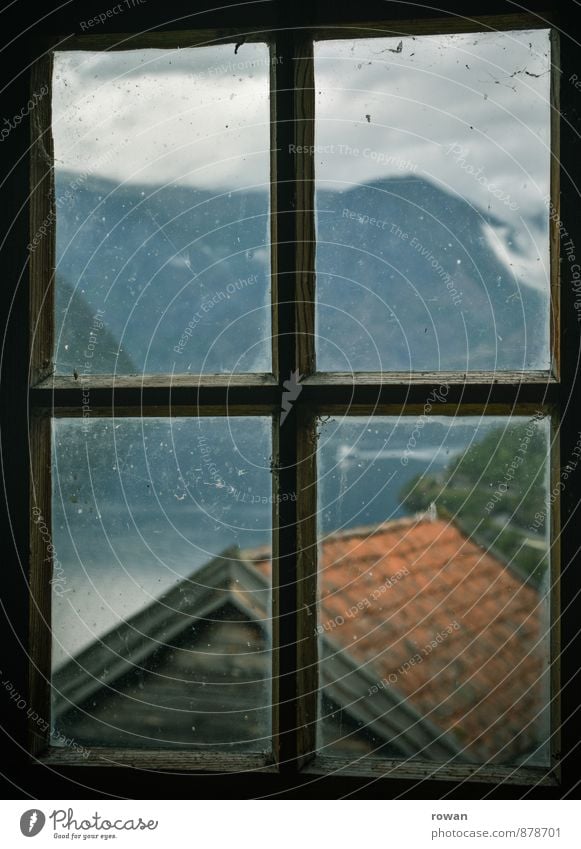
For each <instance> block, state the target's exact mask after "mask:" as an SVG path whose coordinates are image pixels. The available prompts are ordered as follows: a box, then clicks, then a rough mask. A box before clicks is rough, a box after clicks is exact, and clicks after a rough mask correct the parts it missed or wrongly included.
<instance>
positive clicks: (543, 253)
mask: <svg viewBox="0 0 581 849" xmlns="http://www.w3.org/2000/svg"><path fill="white" fill-rule="evenodd" d="M315 80H316V96H317V102H316V108H317V120H316V146H315V162H316V175H317V183H316V209H317V234H318V244H317V364H318V368H319V369H320V370H328V371H350V370H352V369H353V370H363V371H382V370H387V371H389V370H391V371H408V370H409V371H421V370H424V371H434V370H452V369H460V370H470V369H476V370H479V369H486V370H494V369H501V370H502V369H504V370H521V369H548V368H549V365H550V354H549V209H550V206H549V204H550V186H549V164H550V132H549V130H550V124H549V118H550V96H549V89H550V47H549V32H548V30H535V31H530V32H522V31H520V32H505V33H499V32H488V33H470V34H465V35H437V36H436V35H434V36H406V37H402V38H381V39H358V40H354V41H349V40H346V41H326V42H321V43H317V44H316V45H315Z"/></svg>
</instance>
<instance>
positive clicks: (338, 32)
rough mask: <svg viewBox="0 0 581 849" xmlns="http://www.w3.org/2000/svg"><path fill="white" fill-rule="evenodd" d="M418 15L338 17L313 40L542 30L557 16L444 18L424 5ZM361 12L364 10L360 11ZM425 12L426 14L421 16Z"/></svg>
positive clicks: (317, 30) (318, 29) (319, 26)
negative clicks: (381, 18) (358, 19)
mask: <svg viewBox="0 0 581 849" xmlns="http://www.w3.org/2000/svg"><path fill="white" fill-rule="evenodd" d="M417 11H418V17H417V18H412V19H409V20H398V19H392V20H384V21H373V20H369V19H368V20H365V19H364V18H363V17H362V20H361V23H358V22H353V21H349V22H345V23H342V22H341V21H340V20H339V21H337V20H334V21H329V23H328V24H327V25H325V24H324V23H320V24H317V25H316V26H314V27H313V28H312V34H313V37H314V38H315V40H317V41H324V40H330V39H337V38H342V39H343V38H388V37H393V38H397V37H398V36H406V35H453V34H455V33H471V32H497V31H506V30H516V29H544V28H546V27H548V26H550V25H551V22H552V21H554V20H555V19H556V18H557V15H556V14H552V13H551V12H550V11H547V12H546V13H544V14H543V15H542V16H539V15H532V14H528V13H526V12H524V13H522V14H507V15H484V16H476V17H473V16H472V15H470V16H469V17H468V16H466V17H464V16H458V15H448V16H446V17H429V15H430V13H431V10H430V9H429V8H428V7H427V6H424V7H423V8H422V9H419V8H418V10H417ZM362 14H364V13H362ZM422 15H425V16H426V17H422Z"/></svg>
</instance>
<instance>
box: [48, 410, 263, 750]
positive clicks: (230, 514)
mask: <svg viewBox="0 0 581 849" xmlns="http://www.w3.org/2000/svg"><path fill="white" fill-rule="evenodd" d="M53 445H54V447H53V466H54V475H53V477H54V483H53V530H54V533H53V535H54V545H55V549H56V562H55V569H54V577H53V729H52V736H53V743H54V744H55V745H59V744H60V745H71V744H70V742H69V743H66V742H65V741H70V740H73V741H75V742H76V744H78V745H91V744H93V745H112V746H127V747H130V748H131V747H133V748H135V747H137V748H139V747H153V748H164V747H174V748H184V747H186V748H188V747H190V748H191V747H194V748H212V747H214V748H227V749H234V750H244V751H253V752H262V751H265V750H267V749H269V748H270V734H271V721H270V704H271V687H270V680H271V668H270V666H271V661H270V651H271V637H270V620H269V617H270V593H271V582H270V574H269V573H266V574H265V573H262V572H260V571H259V570H258V569H256V568H255V566H254V565H253V559H252V557H253V551H255V550H256V549H257V547H258V550H259V551H261V547H263V546H266V548H267V549H268V550H269V549H270V538H271V512H272V498H271V477H270V457H269V452H270V445H271V436H270V420H269V419H267V418H260V419H252V420H251V419H248V418H245V419H243V418H230V419H226V418H205V419H179V418H178V419H173V420H169V419H161V418H148V419H141V420H140V419H121V420H118V419H117V420H116V419H92V420H90V421H86V422H83V421H82V420H80V419H57V420H55V421H54V444H53Z"/></svg>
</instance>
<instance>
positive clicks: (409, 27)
mask: <svg viewBox="0 0 581 849" xmlns="http://www.w3.org/2000/svg"><path fill="white" fill-rule="evenodd" d="M548 26H550V24H549V23H548V22H547V20H539V18H538V17H536V16H528V15H506V16H502V17H494V18H480V19H473V20H471V21H467V20H466V19H462V21H458V19H452V18H442V19H431V20H429V21H427V20H415V21H404V22H402V21H398V22H395V23H394V22H381V23H377V22H374V23H371V24H360V25H349V26H344V27H333V26H326V27H306V28H300V29H294V30H293V29H286V28H285V29H283V28H281V29H273V28H265V29H264V30H260V29H258V30H253V32H251V33H248V32H244V31H243V30H241V29H240V28H237V29H233V30H220V31H209V30H204V31H199V32H169V33H168V32H163V33H162V32H150V33H140V34H128V35H126V36H123V37H120V36H118V35H117V36H112V35H84V36H76V37H74V38H68V39H64V40H61V39H59V40H53V41H51V44H50V45H49V46H48V47H47V49H46V51H44V52H43V55H42V56H41V58H40V59H38V60H37V61H36V62H35V64H34V66H33V69H32V74H31V85H32V89H33V90H38V89H39V88H40V86H42V85H46V84H47V83H48V84H49V86H50V85H51V68H52V62H51V52H52V50H81V49H85V50H123V49H137V48H146V47H158V48H159V47H165V48H168V49H173V48H177V47H186V46H202V45H209V44H212V45H214V44H218V43H234V42H236V41H239V40H241V38H242V37H244V38H245V39H246V40H254V41H261V42H264V41H266V42H268V43H269V44H270V48H271V51H272V58H273V59H279V58H281V57H282V58H283V61H273V62H271V97H270V100H271V242H272V248H271V251H272V253H271V283H272V287H271V291H272V339H273V345H272V373H264V374H252V375H249V374H246V375H245V374H236V375H226V376H224V375H197V376H196V375H177V376H171V377H170V376H168V375H147V376H142V375H136V376H132V375H122V376H115V377H114V378H113V377H112V376H95V377H92V378H91V382H90V388H91V399H92V408H93V415H94V416H95V417H98V416H101V415H103V416H110V415H115V416H119V417H125V416H135V415H138V416H145V415H155V416H177V415H187V416H193V417H196V416H210V415H243V416H255V415H270V416H272V421H273V431H272V433H273V456H274V464H273V466H274V485H275V490H274V491H275V494H276V492H277V491H279V492H296V493H297V496H298V497H297V500H296V502H294V501H292V500H288V501H280V503H279V500H278V499H277V498H276V497H275V498H273V502H274V506H273V517H272V518H273V684H274V694H273V704H274V706H275V708H274V714H273V753H272V758H271V759H269V758H264V757H262V756H259V755H231V754H226V753H224V754H222V753H197V752H168V751H165V750H164V751H156V750H129V749H118V748H116V749H113V748H111V749H109V748H98V749H94V750H91V752H90V754H89V757H88V758H85V757H82V755H81V754H77V753H75V752H71V751H68V750H63V749H60V748H54V747H50V745H49V739H48V732H47V733H45V734H41V733H39V730H38V727H37V726H35V725H34V723H32V722H31V724H30V729H29V746H30V752H31V754H32V755H33V757H34V758H35V759H36V760H37V761H39V762H41V763H44V764H48V765H52V766H54V767H60V766H79V765H83V766H95V765H98V766H121V765H123V766H133V767H139V768H152V767H153V768H160V769H179V770H181V771H204V770H210V771H214V772H224V773H227V772H236V773H241V772H242V773H248V772H277V773H285V774H287V775H289V776H291V777H292V776H293V775H294V776H296V774H297V773H299V772H300V773H302V774H304V775H305V776H307V775H308V776H313V775H315V776H321V775H329V774H332V775H347V776H355V777H361V778H365V779H369V778H371V779H374V780H376V779H379V778H397V779H404V780H409V781H419V780H421V781H425V780H427V779H431V778H438V779H442V780H446V781H452V782H463V781H466V780H473V781H482V782H486V783H504V784H525V785H548V786H554V785H557V784H558V783H559V780H560V770H559V761H560V755H559V752H560V739H559V728H560V723H561V708H560V702H559V692H560V680H559V663H558V658H559V650H560V634H559V621H560V613H561V607H560V599H559V592H558V587H559V582H560V576H559V569H560V565H559V564H560V560H561V557H560V549H559V540H560V535H561V522H560V505H559V502H558V501H557V502H555V504H554V506H553V508H552V542H553V544H552V546H551V575H552V583H553V586H554V588H555V589H554V591H553V593H552V599H551V615H552V627H551V647H552V661H553V663H552V702H551V739H552V747H551V750H552V753H551V763H550V766H549V768H544V767H543V768H541V767H515V768H510V767H500V766H494V765H492V766H488V765H487V766H478V765H474V766H471V765H456V764H454V765H451V764H438V763H432V762H430V763H427V762H422V761H415V760H414V761H413V762H405V763H402V762H399V761H394V760H386V759H383V758H382V759H374V760H373V761H365V760H364V762H358V763H355V764H353V763H351V762H349V761H348V759H346V758H340V757H330V756H325V757H322V756H320V755H318V754H317V753H316V739H315V731H316V719H317V692H318V690H317V688H318V683H317V641H316V637H315V629H314V628H313V625H312V623H313V611H315V610H316V591H317V527H316V512H317V511H316V505H317V501H316V462H315V454H314V451H313V446H314V445H315V443H316V422H317V417H318V416H321V415H328V414H333V413H341V414H344V413H345V412H347V411H348V413H349V414H350V415H357V414H359V415H361V414H374V415H380V414H383V415H386V414H396V415H405V416H413V415H416V413H417V410H418V409H421V407H422V404H423V403H424V401H425V399H426V397H428V396H429V395H430V393H431V392H432V391H433V390H435V389H437V387H438V386H439V385H440V384H441V383H442V382H446V383H447V384H449V387H450V388H449V393H448V396H447V399H446V401H445V402H442V403H438V402H435V403H434V413H435V414H437V415H459V414H460V415H462V414H470V413H478V414H482V413H484V414H485V415H514V414H518V413H523V414H526V413H527V412H528V411H530V410H538V409H543V410H544V411H546V413H547V414H548V415H550V416H551V417H552V422H553V432H552V435H553V437H554V438H553V439H552V457H551V469H552V471H551V474H552V479H553V481H554V482H557V481H558V480H559V469H560V467H561V465H564V462H566V460H565V461H563V458H564V457H565V456H566V451H567V448H568V447H569V448H570V444H571V437H572V433H573V431H572V430H571V426H570V425H568V431H567V438H566V439H565V440H563V439H561V440H559V438H558V437H559V433H560V430H561V429H560V427H559V425H560V424H562V423H563V421H564V417H565V412H566V410H565V407H566V405H567V399H568V398H569V397H570V395H571V392H572V386H573V383H574V377H575V371H574V369H573V370H572V367H571V364H567V361H566V359H565V358H566V356H567V349H568V350H569V351H570V350H571V349H572V347H573V348H574V341H575V340H574V339H573V338H572V334H571V333H570V330H571V326H572V325H571V322H572V316H571V310H568V311H567V315H566V316H565V315H564V311H563V310H562V309H561V306H560V262H562V258H563V257H562V255H561V247H560V239H559V230H558V225H557V224H556V223H555V221H554V220H553V219H552V220H551V223H550V249H551V257H550V267H551V321H550V324H551V353H552V361H553V365H552V368H551V370H550V372H510V373H509V372H469V373H467V374H465V373H462V372H434V373H428V372H421V373H414V374H409V373H381V374H379V373H357V374H356V375H354V376H352V375H347V374H337V373H319V372H317V370H316V362H315V350H314V338H315V334H314V331H315V291H314V285H315V217H314V158H313V156H312V155H310V154H308V153H303V154H300V155H298V154H297V155H291V154H290V151H289V145H291V144H295V145H297V146H298V145H301V146H302V149H303V150H305V149H306V150H309V148H310V146H311V145H313V144H314V110H315V96H314V65H313V41H315V40H322V39H331V38H335V39H336V38H362V37H365V38H369V37H385V36H389V35H397V36H399V35H402V34H418V35H425V34H436V33H452V32H455V33H457V32H479V31H485V30H512V29H527V28H541V27H548ZM552 68H553V70H552V74H551V154H552V159H551V197H552V202H553V204H554V208H555V209H556V210H557V211H558V210H559V209H560V203H559V201H560V180H561V176H562V170H563V166H562V164H561V158H560V149H559V137H560V127H561V121H560V117H559V91H560V89H561V87H562V83H561V81H560V77H559V42H558V39H557V38H556V36H554V35H553V36H552ZM52 158H53V150H52V143H51V109H50V98H49V97H47V98H44V99H43V101H42V102H41V103H39V105H38V107H37V108H36V109H35V111H34V115H33V121H32V144H31V168H30V181H31V188H32V192H31V200H30V227H31V232H32V233H35V232H36V231H37V228H38V226H39V224H40V223H41V222H43V221H46V220H54V209H55V206H54V183H53V169H52ZM54 267H55V241H54V229H52V230H51V233H50V234H49V235H48V236H47V237H46V238H44V239H43V240H42V241H41V243H40V244H39V245H38V247H37V248H36V250H35V251H34V252H32V253H31V255H30V338H31V340H32V341H31V358H30V372H29V385H30V389H29V405H30V410H31V415H30V423H31V424H30V435H29V445H30V454H31V488H30V502H31V506H33V507H34V506H36V507H38V508H39V509H40V510H41V512H42V514H43V516H44V518H45V522H46V523H47V526H49V527H50V525H49V523H50V516H51V511H50V501H51V481H50V475H51V454H50V421H51V418H52V417H55V416H79V415H80V414H81V410H80V408H81V402H80V393H81V389H80V386H79V384H78V381H77V380H76V379H75V378H74V377H73V376H70V377H69V376H63V375H55V374H53V373H52V365H51V360H52V350H53V323H54ZM567 331H569V336H568V342H569V344H568V346H566V345H564V344H563V343H562V341H561V340H562V338H563V335H564V333H565V332H567ZM562 351H563V355H562V353H561V352H562ZM297 368H298V370H299V373H300V374H301V375H303V380H302V386H303V389H302V392H301V393H300V395H299V397H298V398H297V400H296V402H295V403H294V406H293V408H292V410H291V413H290V414H289V416H288V417H287V419H286V420H285V423H284V434H283V436H284V439H283V438H282V435H281V429H280V424H279V416H278V413H279V411H280V409H281V398H282V397H283V392H284V391H285V389H284V385H283V384H284V381H286V380H288V378H289V376H290V374H291V372H293V371H295V370H296V369H297ZM277 488H278V489H277ZM30 541H31V542H30V593H31V606H30V622H29V627H30V656H31V664H30V682H29V683H30V690H29V702H30V706H31V708H32V709H33V710H34V711H35V712H36V713H37V714H38V715H39V716H48V715H49V714H50V636H51V626H50V615H51V614H50V607H51V604H50V601H51V600H50V584H49V581H50V577H51V568H50V564H47V563H46V562H44V561H45V554H46V552H45V550H44V547H43V545H42V540H41V539H40V538H39V535H38V533H35V529H34V525H33V522H32V520H31V527H30Z"/></svg>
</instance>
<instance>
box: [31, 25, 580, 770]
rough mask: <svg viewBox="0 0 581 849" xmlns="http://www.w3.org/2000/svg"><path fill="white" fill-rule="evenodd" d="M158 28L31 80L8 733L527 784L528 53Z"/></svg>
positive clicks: (135, 757) (533, 343)
mask: <svg viewBox="0 0 581 849" xmlns="http://www.w3.org/2000/svg"><path fill="white" fill-rule="evenodd" d="M451 30H452V31H451ZM472 30H473V31H472ZM169 42H171V44H170V45H169V46H168V36H167V35H163V36H161V35H159V34H151V35H150V36H147V37H145V36H144V37H142V39H141V43H140V46H139V49H132V50H115V51H108V50H102V49H101V50H100V51H99V50H97V49H95V44H94V42H93V41H92V40H91V38H89V37H87V38H79V39H77V41H76V42H75V43H74V44H72V45H68V46H67V49H63V50H58V51H56V52H55V53H54V54H53V55H52V57H51V59H50V60H48V59H47V60H41V61H39V62H38V63H37V66H36V69H35V79H34V83H35V85H38V86H41V85H50V86H51V92H52V111H51V104H49V102H48V101H47V102H46V103H44V104H41V105H40V106H39V112H38V114H39V116H40V120H39V121H38V122H37V124H36V135H35V139H34V146H35V147H34V154H33V177H32V179H33V186H34V198H35V200H34V213H33V220H32V228H33V236H32V238H31V244H30V266H31V280H32V293H33V294H32V327H33V334H32V335H33V348H32V375H31V404H32V406H33V408H34V416H33V420H32V421H33V424H32V445H33V447H34V457H33V489H32V499H33V505H34V509H33V520H32V526H31V534H32V580H33V592H34V598H35V599H36V602H37V603H36V605H35V608H34V610H33V613H32V642H33V651H34V660H35V663H34V668H35V669H36V672H33V676H32V683H31V693H32V701H33V705H34V706H35V708H36V710H37V712H38V714H39V715H46V713H47V710H49V708H48V706H49V705H50V706H51V707H50V715H51V724H50V729H49V730H48V731H46V733H45V732H44V731H43V732H41V731H39V728H38V727H35V726H34V724H33V723H31V739H32V741H33V746H34V751H35V752H36V753H37V754H40V755H41V756H42V757H43V758H45V759H46V760H47V761H48V762H50V763H55V764H79V763H94V762H97V763H101V764H102V763H104V762H111V761H113V762H115V763H117V764H118V763H125V764H134V765H135V764H137V765H143V766H146V767H147V766H149V765H151V764H155V765H157V766H160V767H164V766H176V765H178V766H179V767H180V768H186V769H199V768H207V769H212V770H216V769H218V770H221V769H224V770H270V771H273V772H275V771H279V770H281V771H282V770H285V771H286V770H297V769H298V770H302V771H303V772H306V773H316V774H327V773H333V774H337V773H340V774H346V775H350V774H352V775H367V776H369V775H371V776H376V777H378V776H383V777H386V776H387V777H390V776H397V777H404V778H406V777H414V776H418V775H420V774H422V775H425V776H432V777H441V778H447V779H451V778H453V779H464V778H477V779H479V780H497V781H518V782H521V783H544V784H551V783H554V782H555V781H556V778H555V775H556V772H555V768H556V752H557V728H558V725H559V713H558V706H557V703H556V701H555V696H556V692H557V687H558V678H557V676H556V672H555V659H556V637H555V623H556V621H557V618H558V609H557V607H556V604H557V598H558V594H557V591H556V589H555V587H556V586H557V582H558V569H559V558H558V556H557V548H556V545H555V542H556V540H557V539H558V537H559V513H558V504H559V484H560V483H561V477H560V476H561V475H562V474H563V472H562V469H560V468H559V462H558V460H557V452H558V434H559V423H560V421H561V413H562V410H561V408H560V406H559V405H560V403H561V402H560V400H559V398H560V396H559V391H560V386H561V381H562V374H561V370H560V368H561V366H560V348H559V345H560V342H559V339H560V337H559V332H558V317H559V301H558V295H557V293H558V287H557V283H558V279H557V277H558V273H557V272H558V250H557V248H556V244H558V238H559V219H558V216H557V215H556V214H555V212H554V211H555V209H556V206H555V200H556V198H557V195H558V174H557V172H556V170H555V168H554V166H553V164H552V158H551V156H552V152H554V150H555V145H556V129H555V120H554V98H555V97H556V94H555V92H556V83H555V74H554V73H553V72H552V69H553V61H552V53H551V51H552V50H555V49H556V48H555V44H556V39H555V38H554V37H553V36H552V35H551V33H550V32H549V30H547V29H545V28H541V29H538V28H537V29H532V28H531V25H530V22H529V25H528V26H526V27H525V26H524V25H523V26H522V27H521V28H516V27H515V24H514V21H512V23H511V26H510V28H507V29H506V31H504V32H502V31H500V32H490V31H485V29H482V28H481V27H478V26H474V27H472V28H471V31H470V32H461V33H460V32H454V31H453V28H451V27H450V26H449V25H448V26H443V25H441V24H439V25H436V26H434V30H433V31H432V32H431V33H430V34H425V33H424V34H420V33H419V30H417V29H415V28H414V27H413V26H411V27H409V31H404V32H397V34H395V35H394V33H393V32H388V31H386V28H385V27H384V28H382V27H379V26H378V27H376V28H367V29H366V30H365V31H364V32H361V31H358V30H355V31H349V30H346V31H345V32H341V33H338V32H337V31H336V30H334V29H329V30H324V31H323V30H321V31H320V30H313V31H311V30H308V29H307V30H305V31H301V32H300V33H298V34H296V33H290V34H289V33H286V34H284V35H283V34H280V33H276V32H275V33H259V34H258V35H256V34H255V35H254V36H252V37H251V38H249V37H245V38H241V37H240V36H239V33H232V34H230V35H228V34H223V35H222V36H221V38H220V39H219V40H218V39H208V38H207V37H205V36H204V35H203V34H199V35H198V34H193V35H192V34H191V33H190V34H188V37H187V38H186V37H185V36H184V35H182V36H176V37H174V36H171V37H169ZM51 139H52V140H53V141H54V149H53V147H52V141H51ZM47 153H48V158H47V156H46V154H47ZM53 161H54V170H53V168H52V163H53ZM53 182H54V186H53ZM53 188H54V198H53ZM55 221H56V227H55V226H54V224H55ZM570 462H571V464H574V463H575V464H576V462H577V460H576V456H573V455H571V458H570ZM43 529H44V530H43ZM49 545H50V550H49V549H48V546H49ZM49 680H51V684H50V685H49V683H48V682H49Z"/></svg>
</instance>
